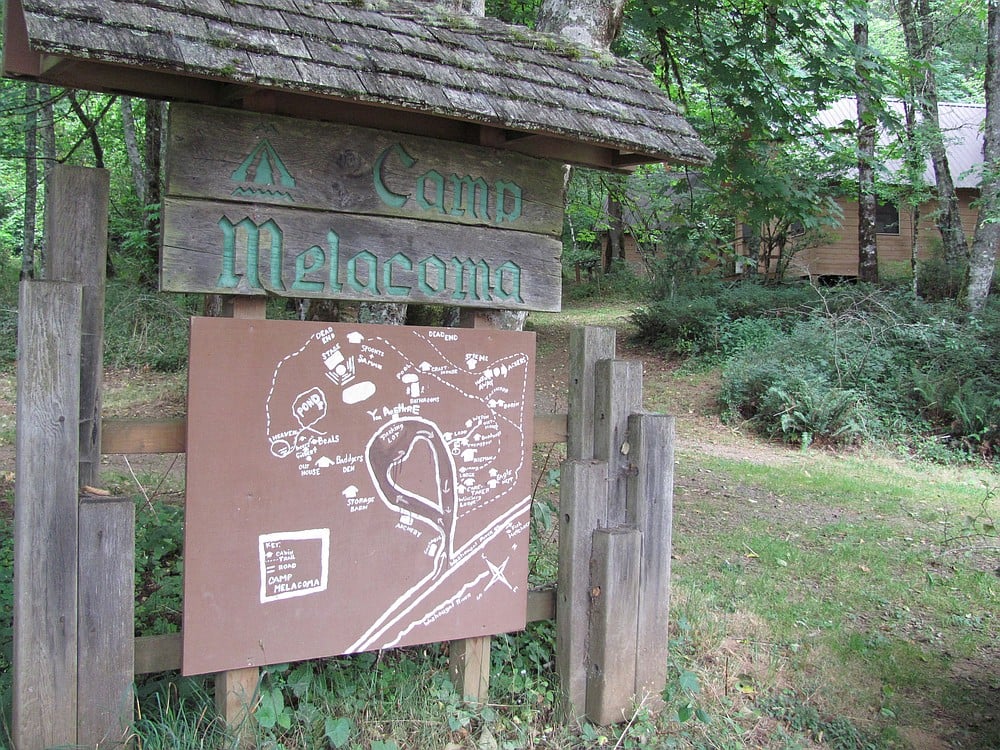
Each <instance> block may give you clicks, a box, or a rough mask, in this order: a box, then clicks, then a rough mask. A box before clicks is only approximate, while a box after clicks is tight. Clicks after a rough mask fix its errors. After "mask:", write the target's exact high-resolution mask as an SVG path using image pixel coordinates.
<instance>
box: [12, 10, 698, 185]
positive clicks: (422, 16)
mask: <svg viewBox="0 0 1000 750" xmlns="http://www.w3.org/2000/svg"><path fill="white" fill-rule="evenodd" d="M7 6H8V12H7V19H6V24H7V28H6V47H5V50H4V71H5V74H7V75H10V76H14V77H19V78H26V79H32V80H37V81H42V82H49V83H52V84H55V85H61V86H70V87H76V88H86V89H92V90H98V91H110V92H115V93H124V94H134V95H138V96H146V97H152V98H162V99H168V100H181V101H194V102H201V103H206V104H214V105H219V106H229V107H242V108H246V109H256V110H260V111H267V112H273V113H277V114H288V115H293V116H301V117H311V118H315V119H323V120H332V121H342V122H351V123H353V124H361V125H366V126H371V127H381V128H383V129H386V130H398V131H401V132H411V133H418V134H423V135H432V136H435V137H441V138H446V139H451V140H461V141H465V142H477V143H481V144H484V145H490V146H495V147H499V148H507V149H511V150H515V151H520V152H522V153H528V154H531V155H535V156H541V157H546V158H553V159H560V160H563V161H567V162H571V163H578V164H585V165H589V166H598V167H605V168H615V167H628V166H631V165H634V164H639V163H648V162H660V161H665V162H671V163H676V164H687V165H699V164H704V163H706V162H707V161H709V160H710V159H711V152H710V151H709V150H708V149H707V148H706V147H705V146H704V145H703V144H702V143H701V141H700V140H699V139H698V137H697V135H696V134H695V132H694V130H693V129H692V128H691V126H690V125H689V124H688V123H687V122H686V121H685V120H684V118H683V117H682V116H681V114H680V113H679V111H678V109H677V107H676V106H675V105H674V104H673V103H672V102H671V101H670V100H669V98H668V97H667V96H666V94H665V93H664V92H663V91H662V90H660V89H659V88H658V87H657V86H656V85H655V84H654V82H653V81H652V79H651V76H650V73H649V72H648V71H647V70H645V69H644V68H642V67H641V66H639V65H638V64H636V63H634V62H632V61H628V60H623V59H619V58H615V57H612V56H610V55H607V54H602V53H599V52H595V51H594V50H590V49H587V48H584V47H581V46H579V45H577V44H574V43H572V42H569V41H567V40H565V39H563V38H561V37H557V36H552V35H546V34H540V33H537V32H535V31H532V30H529V29H527V28H524V27H517V26H511V25H508V24H504V23H502V22H499V21H497V20H495V19H489V18H475V17H472V16H467V15H463V14H457V13H450V12H445V11H444V10H442V9H441V7H440V6H437V5H434V4H433V3H430V2H392V3H387V2H353V3H336V2H325V1H319V0H238V2H237V1H236V0H8V3H7Z"/></svg>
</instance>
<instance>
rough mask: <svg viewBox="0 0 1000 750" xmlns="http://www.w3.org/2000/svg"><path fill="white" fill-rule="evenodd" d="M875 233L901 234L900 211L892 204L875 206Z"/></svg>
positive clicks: (881, 203) (879, 202)
mask: <svg viewBox="0 0 1000 750" xmlns="http://www.w3.org/2000/svg"><path fill="white" fill-rule="evenodd" d="M875 231H876V232H877V233H878V234H899V209H898V208H897V207H896V206H895V205H894V204H892V203H883V202H882V201H878V202H877V203H876V204H875Z"/></svg>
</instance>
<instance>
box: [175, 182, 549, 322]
mask: <svg viewBox="0 0 1000 750" xmlns="http://www.w3.org/2000/svg"><path fill="white" fill-rule="evenodd" d="M561 252H562V244H561V242H560V241H559V240H558V239H556V238H554V237H549V236H546V235H537V234H529V233H527V232H511V231H501V230H498V229H493V228H489V227H478V226H459V225H451V224H435V223H432V222H427V221H417V220H414V219H403V218H394V217H373V216H361V215H353V214H336V213H332V212H320V211H302V210H299V209H295V208H285V207H278V206H263V205H256V204H252V205H250V204H239V203H231V202H230V203H224V202H208V201H193V200H189V199H180V198H167V199H166V200H165V201H164V207H163V251H162V256H161V272H160V284H161V287H162V288H163V289H164V290H166V291H174V292H203V293H206V294H238V295H255V296H264V295H265V294H267V293H272V294H277V295H279V296H291V297H310V298H322V299H354V300H363V301H382V302H429V303H439V304H451V305H459V306H464V307H489V308H509V309H525V310H550V311H555V310H559V309H560V304H561V299H560V294H561V283H562V266H561V264H560V261H559V256H560V254H561Z"/></svg>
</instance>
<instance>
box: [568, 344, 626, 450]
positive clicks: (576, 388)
mask: <svg viewBox="0 0 1000 750" xmlns="http://www.w3.org/2000/svg"><path fill="white" fill-rule="evenodd" d="M614 356H615V329H614V328H602V327H598V326H584V327H583V328H573V329H572V330H571V331H570V332H569V368H570V369H569V415H568V417H567V432H568V434H567V438H566V457H567V458H569V459H577V460H586V459H588V458H595V456H594V366H595V365H596V364H597V362H598V361H600V360H602V359H614Z"/></svg>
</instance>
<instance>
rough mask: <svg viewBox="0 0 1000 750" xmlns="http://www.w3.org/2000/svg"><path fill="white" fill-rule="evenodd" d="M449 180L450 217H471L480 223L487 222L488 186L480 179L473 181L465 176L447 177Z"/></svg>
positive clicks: (488, 215)
mask: <svg viewBox="0 0 1000 750" xmlns="http://www.w3.org/2000/svg"><path fill="white" fill-rule="evenodd" d="M448 179H449V180H451V189H452V190H453V191H454V192H453V194H452V206H451V215H452V216H472V217H475V218H477V219H480V220H482V221H489V219H490V214H489V197H490V186H489V185H487V184H486V180H484V179H483V178H482V177H476V178H475V179H473V178H472V177H469V176H468V175H466V176H465V177H459V176H458V175H456V174H451V175H448Z"/></svg>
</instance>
